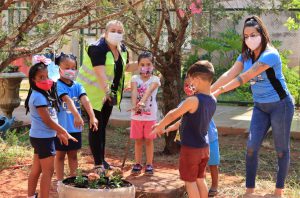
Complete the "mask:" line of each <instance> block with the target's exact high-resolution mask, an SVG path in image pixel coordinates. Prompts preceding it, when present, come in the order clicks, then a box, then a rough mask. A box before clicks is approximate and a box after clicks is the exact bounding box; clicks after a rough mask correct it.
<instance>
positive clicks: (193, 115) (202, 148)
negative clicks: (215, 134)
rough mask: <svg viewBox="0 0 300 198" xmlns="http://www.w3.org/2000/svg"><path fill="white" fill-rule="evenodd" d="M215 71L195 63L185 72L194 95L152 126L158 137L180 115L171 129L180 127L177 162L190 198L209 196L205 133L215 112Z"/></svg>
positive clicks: (200, 62) (210, 66) (200, 63)
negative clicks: (179, 147) (212, 89)
mask: <svg viewBox="0 0 300 198" xmlns="http://www.w3.org/2000/svg"><path fill="white" fill-rule="evenodd" d="M213 75H214V68H213V65H212V64H211V63H210V62H208V61H198V62H196V63H194V64H193V65H192V66H191V67H190V68H189V70H188V72H187V76H188V78H189V80H190V83H191V86H193V87H194V89H195V92H196V93H197V94H195V95H194V96H191V97H188V98H187V99H186V100H185V101H183V103H182V105H180V106H178V107H177V108H175V109H173V110H171V111H169V112H168V113H167V115H166V116H165V117H164V118H163V119H162V120H161V121H160V122H159V123H158V124H156V125H154V127H153V131H152V133H156V134H158V135H161V134H163V133H165V132H166V130H165V127H166V126H167V125H169V124H170V123H171V122H173V121H174V120H176V119H178V118H179V117H181V116H182V119H181V121H178V122H176V123H175V124H174V125H172V126H170V127H172V128H179V126H180V137H181V149H180V159H179V173H180V178H181V179H182V180H183V181H184V182H185V186H186V190H187V192H188V195H189V197H190V198H194V197H195V198H196V197H197V198H199V197H200V198H206V197H207V196H208V189H207V184H206V181H205V169H206V166H207V162H208V159H209V148H208V146H209V144H208V138H207V130H208V126H209V122H210V121H211V119H212V116H213V114H214V113H215V110H216V100H215V98H214V97H213V96H212V95H211V93H210V86H211V83H212V80H213Z"/></svg>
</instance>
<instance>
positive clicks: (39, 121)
mask: <svg viewBox="0 0 300 198" xmlns="http://www.w3.org/2000/svg"><path fill="white" fill-rule="evenodd" d="M34 59H35V61H36V62H37V63H36V64H35V65H33V66H32V67H31V68H30V70H29V84H30V90H29V93H28V96H27V98H26V101H25V108H26V114H27V113H28V112H30V118H31V128H30V132H29V136H30V143H31V145H32V146H33V148H34V157H33V164H32V167H31V171H30V174H29V178H28V197H29V198H35V197H37V194H36V193H35V190H36V186H37V182H38V179H39V176H40V174H41V173H42V176H41V181H40V196H41V197H43V198H47V197H49V190H50V186H51V178H52V175H53V172H54V155H55V146H54V138H55V136H57V137H58V138H59V140H60V142H61V143H63V144H66V145H68V142H69V141H68V140H69V139H71V140H72V141H75V142H76V141H77V140H76V139H75V138H73V137H72V136H70V134H68V132H67V131H66V130H65V129H64V128H62V127H61V126H60V125H59V124H58V123H57V114H56V111H57V110H58V101H57V97H56V91H55V87H56V86H55V84H54V83H53V81H52V80H50V79H48V71H47V65H46V64H47V63H49V62H48V61H47V59H46V58H45V57H43V56H36V57H34Z"/></svg>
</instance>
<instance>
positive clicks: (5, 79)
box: [0, 66, 25, 118]
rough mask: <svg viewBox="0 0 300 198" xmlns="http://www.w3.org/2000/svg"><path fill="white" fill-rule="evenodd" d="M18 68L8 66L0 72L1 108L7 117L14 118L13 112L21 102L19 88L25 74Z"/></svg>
mask: <svg viewBox="0 0 300 198" xmlns="http://www.w3.org/2000/svg"><path fill="white" fill-rule="evenodd" d="M18 68H19V67H18V66H8V67H6V68H5V69H4V70H3V71H2V72H0V109H1V111H2V112H3V114H4V116H6V117H7V118H12V112H13V111H14V109H15V108H17V107H18V106H19V105H20V103H21V99H20V96H19V90H20V84H21V81H22V80H23V78H25V75H24V74H23V73H22V72H18Z"/></svg>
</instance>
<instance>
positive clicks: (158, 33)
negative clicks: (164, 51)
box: [153, 14, 165, 54]
mask: <svg viewBox="0 0 300 198" xmlns="http://www.w3.org/2000/svg"><path fill="white" fill-rule="evenodd" d="M164 20H165V15H163V14H161V15H160V20H159V24H158V28H157V30H156V34H155V39H154V42H153V53H154V54H156V53H157V50H158V43H159V38H160V35H161V32H162V28H163V25H164Z"/></svg>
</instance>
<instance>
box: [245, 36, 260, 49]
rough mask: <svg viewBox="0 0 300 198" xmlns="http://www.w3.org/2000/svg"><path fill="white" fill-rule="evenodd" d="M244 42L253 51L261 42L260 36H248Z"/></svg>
mask: <svg viewBox="0 0 300 198" xmlns="http://www.w3.org/2000/svg"><path fill="white" fill-rule="evenodd" d="M245 43H246V45H247V46H248V48H249V49H251V51H254V50H256V49H257V48H258V47H259V45H260V44H261V36H255V37H248V38H246V39H245Z"/></svg>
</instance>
